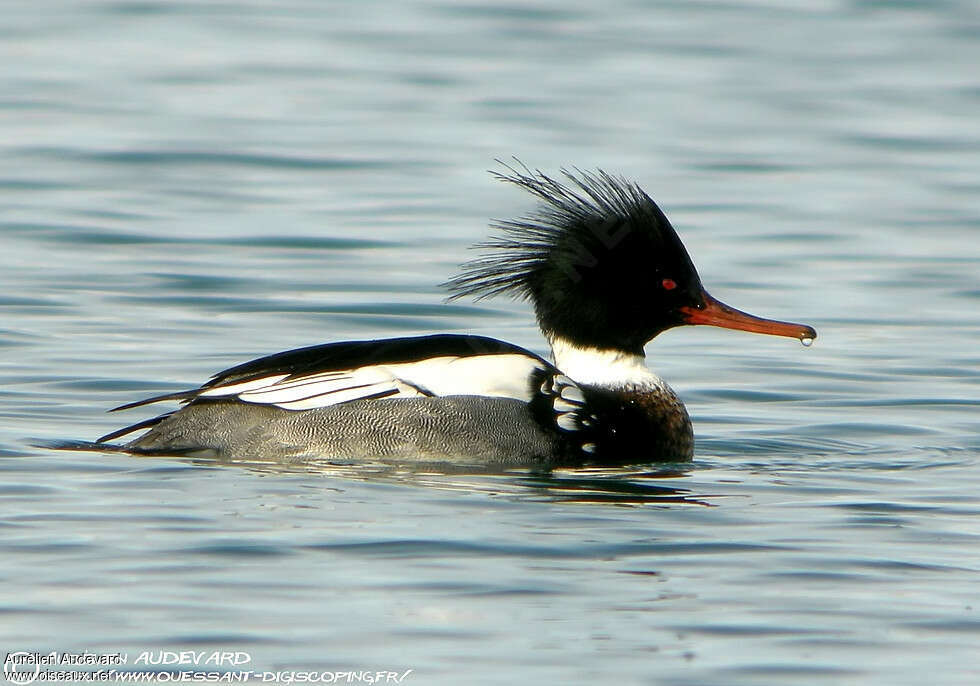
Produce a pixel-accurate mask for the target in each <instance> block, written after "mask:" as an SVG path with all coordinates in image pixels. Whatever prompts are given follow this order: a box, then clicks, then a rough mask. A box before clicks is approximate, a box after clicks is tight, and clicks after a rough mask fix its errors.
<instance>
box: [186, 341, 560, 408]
mask: <svg viewBox="0 0 980 686" xmlns="http://www.w3.org/2000/svg"><path fill="white" fill-rule="evenodd" d="M543 368H544V366H543V364H542V363H541V361H540V360H537V359H535V358H533V357H530V356H528V355H520V354H517V353H507V354H499V355H471V356H468V357H455V356H444V357H432V358H428V359H424V360H419V361H417V362H401V363H397V364H383V365H365V366H363V367H356V368H353V369H344V370H336V371H329V372H321V373H313V374H307V375H305V376H300V377H296V378H289V375H288V374H281V373H280V374H272V375H269V376H267V377H262V378H259V379H251V380H249V381H243V382H238V383H229V384H227V385H224V386H213V387H209V388H207V389H205V390H203V391H202V392H201V393H200V395H199V397H205V398H227V397H237V398H238V399H239V400H241V401H243V402H247V403H255V404H259V405H275V406H276V407H281V408H283V409H287V410H312V409H314V408H317V407H327V406H329V405H338V404H340V403H345V402H350V401H351V400H360V399H363V398H375V397H386V398H417V397H422V396H447V395H482V396H492V397H505V398H517V399H519V400H524V401H528V400H530V399H531V390H530V375H531V374H532V373H533V372H534V371H535V370H536V369H543ZM287 379H288V380H287Z"/></svg>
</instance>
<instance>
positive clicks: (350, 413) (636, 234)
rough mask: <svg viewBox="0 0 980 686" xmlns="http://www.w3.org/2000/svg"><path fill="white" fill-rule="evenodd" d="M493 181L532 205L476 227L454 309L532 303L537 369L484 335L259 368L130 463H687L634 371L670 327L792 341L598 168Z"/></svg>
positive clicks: (648, 386) (219, 390) (687, 454)
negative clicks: (497, 300) (737, 304)
mask: <svg viewBox="0 0 980 686" xmlns="http://www.w3.org/2000/svg"><path fill="white" fill-rule="evenodd" d="M505 169H506V171H505V172H501V173H497V174H496V176H497V177H498V178H499V179H500V180H502V181H505V182H507V183H510V184H513V185H515V186H517V187H519V188H521V189H523V190H525V191H527V192H529V193H531V194H532V195H533V196H535V198H536V199H537V202H538V205H537V208H536V209H535V210H533V211H531V212H529V213H528V214H526V215H525V216H523V217H521V218H519V219H516V220H511V221H498V222H495V223H494V224H492V225H491V227H492V229H493V231H494V233H493V235H492V237H491V239H490V240H489V241H487V242H485V243H481V244H478V246H477V247H478V248H480V249H481V250H482V253H481V255H480V256H479V257H477V258H476V259H474V260H471V261H470V262H467V263H465V264H463V265H462V268H461V271H460V272H459V274H458V275H456V276H455V277H453V278H452V279H450V280H449V281H448V282H447V283H446V284H445V285H446V286H447V287H448V289H449V291H450V293H451V297H453V298H458V297H463V296H474V297H476V298H478V299H480V298H486V297H490V296H495V295H510V296H514V297H517V298H522V299H525V300H528V301H530V302H531V304H532V305H533V307H534V312H535V314H536V316H537V322H538V325H539V326H540V329H541V332H542V334H543V335H544V337H545V339H546V340H547V342H548V344H549V345H550V348H551V357H552V359H551V360H550V361H549V360H546V359H545V358H543V357H541V356H539V355H537V354H535V353H533V352H531V351H529V350H525V349H524V348H521V347H518V346H516V345H512V344H510V343H506V342H503V341H500V340H497V339H494V338H488V337H484V336H474V335H460V334H436V335H427V336H413V337H406V338H391V339H384V340H364V341H346V342H338V343H327V344H324V345H315V346H311V347H306V348H299V349H296V350H290V351H287V352H282V353H278V354H275V355H270V356H268V357H262V358H259V359H257V360H253V361H251V362H246V363H244V364H241V365H238V366H236V367H232V368H230V369H226V370H225V371H222V372H219V373H217V374H215V375H214V376H213V377H212V378H211V379H210V380H209V381H208V382H207V383H205V384H204V385H202V386H200V387H199V388H194V389H191V390H185V391H180V392H177V393H170V394H166V395H161V396H157V397H153V398H148V399H145V400H139V401H136V402H132V403H128V404H126V405H122V406H121V407H117V408H115V410H126V409H130V408H135V407H141V406H143V405H149V404H151V403H157V402H161V401H179V402H180V403H181V407H179V409H176V410H173V411H170V412H166V413H165V414H161V415H159V416H156V417H153V418H151V419H148V420H145V421H141V422H138V423H136V424H132V425H131V426H127V427H125V428H122V429H119V430H118V431H114V432H112V433H110V434H108V435H106V436H103V437H102V438H100V439H99V442H101V443H105V442H107V441H112V440H114V439H116V438H120V437H122V436H127V435H129V434H131V433H135V432H137V431H140V430H146V431H145V433H143V434H142V435H140V436H138V437H137V438H135V439H134V440H131V441H130V442H128V443H126V444H125V445H124V446H122V448H124V449H125V450H128V451H130V452H133V453H150V454H153V453H156V454H159V453H166V454H192V455H216V456H222V457H229V458H241V459H263V460H266V459H276V460H327V461H353V462H358V461H364V460H371V461H382V462H395V463H403V464H416V465H417V464H429V463H443V464H446V465H452V466H455V467H466V466H480V467H484V468H486V467H500V468H510V467H529V468H543V469H549V468H552V467H557V466H580V465H606V466H612V465H625V464H631V463H643V462H650V461H662V460H688V459H690V458H691V457H692V455H693V452H694V435H693V431H692V427H691V420H690V418H689V416H688V413H687V410H686V409H685V407H684V404H683V403H682V402H681V401H680V399H679V398H678V397H677V395H676V394H675V393H674V391H673V390H672V389H671V388H670V386H668V385H667V383H666V382H664V381H663V380H662V379H661V378H660V377H658V376H657V375H656V374H654V373H653V372H651V371H650V370H649V369H648V368H647V365H646V362H645V357H644V346H645V345H646V344H647V343H648V342H650V341H651V340H652V339H653V338H655V337H656V336H657V335H658V334H660V333H662V332H664V331H666V330H668V329H671V328H673V327H676V326H681V325H691V324H693V325H710V326H720V327H726V328H730V329H741V330H743V331H751V332H756V333H763V334H772V335H777V336H788V337H792V338H798V339H800V340H801V341H803V342H804V343H808V342H812V340H813V339H814V338H815V337H816V332H815V331H814V329H813V328H811V327H809V326H806V325H803V324H793V323H789V322H780V321H775V320H770V319H763V318H760V317H756V316H753V315H750V314H746V313H744V312H741V311H739V310H736V309H734V308H732V307H729V306H728V305H725V304H724V303H722V302H719V301H718V300H716V299H715V298H713V297H712V296H710V295H709V294H708V293H707V291H706V290H705V289H704V287H703V286H702V284H701V279H700V277H699V276H698V273H697V270H696V269H695V267H694V264H693V262H692V261H691V258H690V256H689V255H688V252H687V250H686V249H685V247H684V245H683V243H682V242H681V240H680V238H679V237H678V235H677V233H676V232H675V230H674V228H673V227H672V226H671V224H670V222H669V221H668V220H667V217H666V216H665V215H664V213H663V212H662V211H661V209H660V208H659V207H658V206H657V204H656V203H655V202H654V201H653V200H652V199H651V198H650V196H649V195H647V194H646V193H645V192H644V191H643V190H642V189H641V188H640V187H639V186H637V185H636V184H635V183H632V182H630V181H627V180H625V179H623V178H621V177H618V176H614V175H611V174H607V173H606V172H604V171H602V170H597V171H595V172H582V171H579V170H577V169H575V170H571V171H569V170H562V172H561V174H562V176H561V177H559V178H552V177H549V176H547V175H545V174H544V173H542V172H540V171H538V170H535V171H532V170H530V169H528V168H527V167H523V166H520V167H519V168H515V167H512V166H507V165H505Z"/></svg>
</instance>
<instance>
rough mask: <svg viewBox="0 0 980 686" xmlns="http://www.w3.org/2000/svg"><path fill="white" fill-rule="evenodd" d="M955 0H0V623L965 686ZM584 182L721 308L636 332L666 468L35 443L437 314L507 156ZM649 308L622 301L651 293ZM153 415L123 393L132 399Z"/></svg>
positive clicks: (972, 393)
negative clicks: (673, 255) (733, 326)
mask: <svg viewBox="0 0 980 686" xmlns="http://www.w3.org/2000/svg"><path fill="white" fill-rule="evenodd" d="M978 30H980V10H978V7H977V5H976V3H973V2H967V1H963V2H957V1H956V0H949V1H943V2H914V1H912V2H898V1H896V2H888V1H885V0H882V1H880V2H871V1H864V2H858V1H854V2H844V1H841V2H834V1H829V0H828V1H819V0H799V1H797V2H766V1H765V0H763V1H760V2H744V3H742V2H692V3H688V2H665V3H655V4H654V3H650V4H647V3H640V2H615V1H614V2H605V3H598V4H597V3H587V2H562V3H557V2H554V3H551V2H535V3H503V4H502V3H484V2H464V3H455V2H449V1H448V0H444V1H440V0H435V1H433V2H403V3H381V2H361V3H356V4H354V3H350V4H348V3H326V2H312V1H310V2H304V1H300V0H292V1H286V2H271V1H267V2H258V1H257V0H253V1H251V2H249V1H247V0H246V1H244V2H243V1H242V0H237V1H236V2H233V3H232V2H223V1H222V0H216V1H213V2H190V1H185V2H180V1H175V2H159V3H156V2H143V1H141V0H136V1H134V2H94V1H84V0H80V1H75V2H68V1H67V0H62V1H60V2H59V1H54V2H46V3H14V2H8V3H4V4H3V6H2V8H0V79H2V84H3V88H2V89H0V124H2V131H3V133H2V138H0V141H2V142H0V146H2V147H0V154H2V159H3V164H2V166H0V208H2V214H0V246H2V248H3V250H2V251H0V312H2V319H0V355H2V357H0V457H2V459H0V470H2V474H0V503H2V505H0V507H2V510H0V532H2V537H3V538H2V540H3V543H2V555H0V581H2V583H0V614H2V616H3V621H2V623H0V648H3V651H4V653H7V652H12V651H18V650H23V651H41V652H46V651H51V650H57V651H82V650H88V651H93V652H98V653H103V652H106V653H108V652H119V651H122V652H128V653H129V654H130V655H132V656H135V655H136V654H137V653H138V652H140V651H144V650H155V651H160V650H172V651H178V650H214V649H227V650H236V651H245V652H247V653H248V654H249V656H250V658H251V662H250V666H251V668H253V669H257V670H287V671H288V670H372V671H374V670H398V671H400V672H404V670H408V669H411V670H414V671H413V672H412V673H411V674H410V675H409V676H408V677H406V679H405V681H404V682H403V683H415V684H430V683H432V684H463V683H466V684H483V683H487V684H489V683H540V684H549V683H555V684H557V683H645V684H678V685H680V684H683V685H688V684H690V685H701V684H786V683H805V684H842V683H846V684H881V685H886V684H887V685H893V684H923V683H929V684H976V683H980V661H978V655H980V650H978V645H980V599H978V590H977V589H978V588H980V574H978V572H980V526H978V523H977V522H978V521H980V519H978V515H980V506H978V501H977V494H978V486H980V466H978V449H980V438H978V435H980V413H978V406H980V393H978V388H980V385H978V379H980V352H978V345H977V341H978V339H980V307H978V305H980V279H978V275H980V240H978V234H980V212H978V209H977V208H978V204H977V198H978V197H980V155H978V153H980V135H978V131H980V129H978V127H977V112H978V111H980V109H978V108H980V80H978V76H977V74H978V71H977V64H980V43H978V41H977V40H976V36H977V32H978ZM510 155H518V156H520V157H521V159H523V160H525V161H526V162H527V163H529V164H531V165H532V166H537V167H540V168H542V169H543V170H545V171H548V172H553V171H556V170H557V169H558V168H559V167H561V166H562V165H576V166H579V167H582V168H594V167H596V166H601V167H603V168H605V169H608V170H609V171H613V172H617V173H622V174H624V175H626V176H628V177H630V178H634V179H636V180H637V181H638V182H640V183H641V184H642V185H643V186H644V188H646V189H647V190H648V191H649V192H650V193H651V194H652V195H653V196H654V197H655V198H656V199H657V200H658V201H659V202H660V203H661V204H662V206H663V207H664V209H665V210H666V212H667V213H668V215H669V216H670V217H671V219H672V221H673V223H674V225H675V226H676V227H677V228H678V230H679V232H680V233H681V235H682V237H683V238H684V240H685V242H686V243H687V245H688V248H689V249H690V251H691V253H692V255H693V258H694V260H695V262H696V263H697V265H698V267H699V269H700V272H701V276H702V279H703V280H704V282H705V284H706V286H707V287H708V288H709V290H711V292H712V293H713V294H714V295H715V296H717V297H719V298H720V299H722V300H724V301H726V302H730V303H731V304H733V305H735V306H736V307H740V308H743V309H746V310H749V311H752V312H756V313H758V314H760V315H766V316H772V317H776V318H782V319H790V320H795V321H803V322H806V323H809V324H812V325H813V326H815V327H816V328H817V330H818V331H819V332H820V337H819V338H818V340H817V341H816V343H815V345H814V346H813V347H811V348H809V349H804V348H802V347H801V346H800V345H799V344H797V343H795V342H793V341H791V340H786V339H770V338H765V337H758V336H752V335H749V334H743V333H738V332H729V331H721V330H711V329H706V328H703V327H696V328H695V327H689V328H688V329H687V330H674V331H671V332H668V333H667V334H665V335H663V336H662V337H660V338H658V339H657V340H656V341H655V342H654V343H653V344H651V345H650V346H648V350H647V352H648V356H649V358H650V363H651V366H653V367H654V368H655V369H656V370H657V371H658V372H659V373H660V374H661V375H662V376H664V377H665V378H666V379H668V380H669V381H670V383H671V384H672V385H673V386H674V388H675V389H676V390H677V391H678V393H679V394H680V395H681V396H682V397H683V398H684V400H685V402H686V403H687V405H688V408H689V410H690V412H691V414H692V417H693V420H694V423H695V427H696V432H697V439H698V447H697V456H696V458H695V460H694V462H693V463H692V464H690V465H680V466H678V465H667V466H663V465H639V466H637V467H635V468H633V469H623V470H598V471H589V470H582V471H565V472H557V473H555V474H553V475H550V476H531V475H527V474H505V475H483V476H479V475H477V476H467V475H445V474H443V475H440V474H406V473H398V472H385V471H381V470H373V471H370V472H364V471H350V470H348V471H342V470H338V469H333V470H330V469H326V468H316V467H313V466H310V467H303V468H301V467H293V468H289V469H287V468H282V467H277V466H276V465H272V464H247V465H227V464H216V463H209V462H200V461H198V462H195V461H190V460H180V459H162V458H161V459H147V458H141V459H137V458H133V457H128V456H124V455H113V454H99V453H85V452H59V451H53V450H48V449H45V448H40V447H35V446H36V445H37V444H38V443H39V442H43V441H51V440H57V439H66V438H70V439H85V440H91V439H94V438H95V437H97V436H99V435H101V434H103V433H106V432H108V431H110V430H112V429H114V428H117V427H118V426H120V425H121V424H122V423H123V422H125V421H127V420H131V421H136V420H137V419H139V418H141V417H142V415H141V416H133V413H130V414H129V415H127V416H125V417H120V416H117V415H106V414H105V410H106V409H108V408H110V407H113V406H115V405H118V404H121V403H124V402H127V401H131V400H134V399H137V398H140V397H143V396H147V395H152V394H156V393H164V392H167V391H173V390H177V389H181V388H184V387H187V386H189V385H195V384H197V383H199V382H201V381H203V380H204V379H205V378H206V377H207V376H208V375H209V374H211V373H212V372H214V371H217V370H219V369H222V368H225V367H227V366H230V365H232V364H234V363H236V362H241V361H243V360H247V359H250V358H252V357H256V356H258V355H261V354H265V353H270V352H275V351H278V350H283V349H287V348H292V347H298V346H300V345H308V344H312V343H318V342H324V341H329V340H343V339H347V338H370V337H383V336H392V335H407V334H413V333H426V332H432V331H455V332H473V333H479V334H485V335H492V336H496V337H500V338H504V339H506V340H509V341H513V342H515V343H517V344H520V345H524V346H526V347H529V348H531V349H533V350H536V351H538V352H541V353H545V352H546V351H545V349H544V344H543V341H542V339H541V337H540V335H539V333H538V332H537V330H536V327H535V325H534V322H533V317H532V316H531V315H530V313H529V310H528V307H527V306H526V305H525V304H521V303H512V302H508V301H505V300H496V301H486V302H481V303H470V302H466V301H457V302H454V303H451V304H446V303H445V302H444V300H443V294H442V293H441V291H440V290H439V288H438V285H437V284H438V283H439V282H440V281H442V280H443V279H444V278H446V277H448V276H450V275H451V274H452V272H453V270H454V268H455V266H456V265H457V264H458V263H459V262H460V261H461V260H462V259H464V258H465V257H466V256H467V253H466V246H467V245H469V244H470V243H472V242H474V241H476V240H479V239H480V238H482V237H483V236H484V234H485V226H486V223H487V220H488V219H489V218H490V217H502V218H507V217H511V216H514V215H516V214H519V213H521V212H523V211H525V210H527V209H528V208H529V199H528V198H527V197H524V196H522V194H520V193H518V192H517V191H515V190H514V189H512V188H508V187H506V186H504V185H502V184H499V183H496V182H494V181H493V180H492V179H491V178H490V177H489V175H488V174H487V173H486V170H487V169H488V168H491V167H493V166H494V162H493V159H494V158H497V157H500V158H507V157H509V156H510ZM638 297H642V294H639V295H638ZM136 414H138V413H136Z"/></svg>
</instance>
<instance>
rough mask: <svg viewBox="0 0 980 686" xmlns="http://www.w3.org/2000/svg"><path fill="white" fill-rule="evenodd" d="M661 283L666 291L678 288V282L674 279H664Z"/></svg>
mask: <svg viewBox="0 0 980 686" xmlns="http://www.w3.org/2000/svg"><path fill="white" fill-rule="evenodd" d="M660 285H661V286H663V287H664V290H665V291H672V290H674V289H675V288H677V282H676V281H674V280H673V279H664V280H663V281H661V282H660Z"/></svg>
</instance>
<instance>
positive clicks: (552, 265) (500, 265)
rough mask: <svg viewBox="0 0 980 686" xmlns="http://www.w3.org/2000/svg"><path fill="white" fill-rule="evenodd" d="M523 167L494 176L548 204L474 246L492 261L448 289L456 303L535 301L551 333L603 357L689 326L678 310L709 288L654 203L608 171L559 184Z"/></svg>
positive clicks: (575, 173) (480, 261) (567, 177)
mask: <svg viewBox="0 0 980 686" xmlns="http://www.w3.org/2000/svg"><path fill="white" fill-rule="evenodd" d="M501 164H503V163H501ZM517 164H518V165H519V168H515V167H513V166H509V165H506V164H504V165H503V166H504V167H505V168H506V169H507V173H496V172H495V173H494V175H495V176H496V177H497V178H498V179H500V180H502V181H506V182H508V183H512V184H514V185H516V186H519V187H520V188H523V189H524V190H526V191H528V192H530V193H532V194H533V195H534V196H536V197H537V198H538V199H539V200H540V204H539V206H538V207H537V208H536V210H535V211H533V212H532V213H530V214H527V215H525V216H523V217H521V218H519V219H517V220H513V221H496V222H493V223H492V224H491V228H492V229H493V230H494V232H495V235H494V236H493V237H492V238H491V239H490V240H488V241H486V242H484V243H480V244H478V245H477V246H476V247H477V248H478V249H481V250H483V251H484V254H483V255H482V256H481V257H478V258H476V259H474V260H472V261H470V262H467V263H465V264H464V265H462V267H461V271H460V273H459V275H457V276H456V277H454V278H453V279H451V280H449V281H448V282H447V283H446V284H445V285H446V286H447V287H448V288H449V290H450V292H451V293H452V297H453V298H456V297H460V296H464V295H469V296H475V297H477V298H486V297H490V296H493V295H499V294H510V295H514V296H516V297H519V298H526V299H530V300H532V301H533V302H534V304H535V309H536V311H537V316H538V321H539V323H540V324H541V326H542V328H543V329H544V330H545V331H546V332H547V333H549V334H556V335H560V336H565V337H568V338H570V339H572V340H574V341H575V342H577V343H579V344H582V345H591V346H594V347H603V348H605V347H609V346H610V345H614V344H615V346H614V347H627V348H629V349H632V350H636V349H642V346H643V344H644V343H645V342H646V341H648V340H650V339H651V338H653V336H655V335H656V334H657V333H659V332H660V331H663V330H664V329H666V328H669V327H671V326H675V325H677V324H679V323H681V322H680V320H679V319H678V318H677V317H676V316H675V315H674V314H673V311H674V310H676V308H677V307H679V306H681V305H685V304H689V303H690V302H691V301H692V300H693V299H696V298H697V297H698V295H697V294H700V293H701V290H702V289H701V284H700V280H699V279H698V276H697V272H696V271H695V269H694V266H693V264H692V263H691V260H690V257H688V255H687V251H686V250H685V249H684V246H683V244H682V243H681V241H680V239H679V238H678V236H677V234H676V232H675V231H674V229H673V227H671V225H670V222H669V221H668V220H667V217H666V216H664V213H663V212H662V211H661V210H660V208H659V207H657V204H656V203H655V202H654V201H653V200H652V199H651V198H650V196H649V195H647V194H646V193H645V192H644V191H643V190H642V189H641V188H640V187H639V186H637V185H636V184H635V183H632V182H630V181H627V180H626V179H623V178H621V177H618V176H613V175H611V174H608V173H606V172H604V171H602V170H597V171H595V172H583V171H581V170H579V169H574V170H572V171H569V170H567V169H563V170H562V171H561V173H562V176H563V177H564V179H563V180H561V181H559V180H557V179H554V178H551V177H549V176H547V175H545V174H544V173H542V172H541V171H539V170H534V171H531V170H530V169H528V168H527V167H526V166H524V165H523V164H521V163H520V162H518V163H517ZM664 279H667V280H669V281H670V282H671V284H672V285H671V288H670V291H671V292H669V293H668V292H666V291H664V289H663V288H662V287H661V284H662V283H663V281H664Z"/></svg>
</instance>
